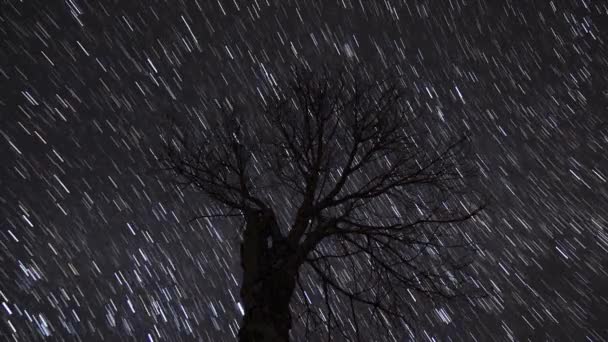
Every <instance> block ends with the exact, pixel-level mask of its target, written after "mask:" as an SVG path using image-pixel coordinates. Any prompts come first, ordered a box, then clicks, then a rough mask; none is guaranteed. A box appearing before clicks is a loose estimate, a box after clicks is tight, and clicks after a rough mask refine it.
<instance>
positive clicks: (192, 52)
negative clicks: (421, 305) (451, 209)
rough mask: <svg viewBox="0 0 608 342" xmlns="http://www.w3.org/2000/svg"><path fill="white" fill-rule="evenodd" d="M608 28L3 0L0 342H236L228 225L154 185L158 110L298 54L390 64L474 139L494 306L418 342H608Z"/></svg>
mask: <svg viewBox="0 0 608 342" xmlns="http://www.w3.org/2000/svg"><path fill="white" fill-rule="evenodd" d="M607 32H608V4H606V3H605V2H603V1H591V0H569V1H557V0H555V1H548V0H542V1H513V0H500V1H498V0H445V1H443V0H442V1H434V0H433V1H428V0H427V1H418V0H383V1H380V0H378V1H376V0H306V1H304V0H302V1H297V0H281V1H279V0H172V1H166V0H165V1H162V0H130V1H91V0H65V1H54V0H53V1H38V0H25V1H17V0H7V1H3V2H2V4H1V5H0V80H1V81H0V135H1V137H0V165H1V167H0V222H1V223H0V224H1V226H0V264H1V268H0V291H1V292H0V302H2V304H1V307H0V315H1V316H2V322H1V326H0V335H1V336H2V339H3V340H19V341H33V340H39V339H41V338H42V337H47V338H49V339H51V340H62V339H63V340H70V341H72V340H84V341H91V340H101V339H106V340H107V339H110V340H116V339H129V338H133V339H137V340H145V339H148V340H154V341H157V340H174V341H181V340H203V341H232V340H234V339H235V334H236V332H237V330H238V324H239V320H240V317H241V316H240V312H239V309H238V305H237V302H238V281H239V277H240V268H239V262H238V245H237V242H238V229H237V228H235V225H234V224H226V223H218V222H214V223H205V222H200V221H198V222H192V223H188V220H189V218H190V217H191V216H192V215H193V213H196V212H197V211H198V210H200V209H201V208H203V207H205V206H206V205H207V203H205V202H204V201H202V200H201V199H200V197H198V196H196V194H186V193H180V192H176V191H174V190H173V189H172V188H171V187H168V186H167V185H166V184H165V183H163V182H162V181H159V179H158V177H156V175H155V174H154V172H152V171H150V170H151V169H152V168H153V167H154V160H155V158H156V156H157V155H158V150H157V149H156V147H157V146H158V144H159V142H160V136H161V133H162V131H163V124H164V122H165V121H164V120H165V118H166V116H167V115H177V116H180V115H183V116H188V115H194V114H196V113H205V112H206V111H209V110H211V108H212V107H213V105H214V103H215V101H217V100H218V99H221V98H224V97H226V96H231V97H233V98H247V97H248V96H249V97H251V96H255V94H256V93H258V92H259V89H260V87H262V85H263V84H265V83H267V82H268V81H269V80H274V79H281V77H284V76H285V75H286V74H287V70H288V67H289V65H290V63H292V62H293V61H294V60H300V61H302V60H305V61H307V62H309V63H311V64H313V65H315V64H320V63H326V62H332V63H361V64H365V65H370V66H372V67H373V66H378V67H383V68H396V70H397V69H398V70H399V72H400V74H402V75H404V76H403V77H405V78H406V82H407V84H408V85H409V87H410V89H411V90H412V94H413V95H412V101H413V102H415V103H416V104H417V106H418V107H419V108H420V109H421V110H424V111H425V113H427V115H429V117H432V119H429V122H433V125H434V128H433V129H434V130H435V131H443V132H447V133H450V134H458V133H459V132H463V131H465V130H466V131H469V132H470V133H471V136H472V140H473V146H474V150H475V155H474V159H473V162H474V163H475V165H476V166H477V167H478V168H479V171H480V179H479V182H480V185H479V186H480V188H481V189H482V191H483V192H484V193H485V194H487V195H488V196H489V197H490V198H491V199H492V200H491V203H490V204H491V205H490V207H489V208H488V209H487V210H486V211H485V212H484V214H483V216H482V217H481V219H480V220H479V221H478V222H477V224H476V225H475V229H476V231H475V235H476V236H477V237H478V238H479V243H480V245H481V246H482V247H483V253H481V254H480V257H479V259H478V262H477V264H476V265H475V272H476V274H477V276H478V281H479V285H480V286H481V287H483V288H484V289H486V290H488V291H489V292H493V293H494V294H495V295H493V296H491V297H488V298H485V299H483V300H479V301H477V302H475V303H470V305H463V304H458V305H455V304H451V303H438V304H437V305H438V306H437V307H436V308H434V309H433V310H429V311H428V312H423V313H420V317H419V320H420V322H421V326H422V327H423V329H422V333H421V335H420V340H433V339H436V340H449V339H451V340H455V341H458V340H467V341H474V340H477V341H489V340H496V341H508V340H513V339H515V340H527V339H530V340H547V339H549V340H560V341H561V340H581V341H582V340H589V341H602V340H606V339H607V338H608V330H607V327H608V326H607V325H606V317H608V273H607V271H608V230H607V229H608V183H607V182H608V155H607V153H606V150H607V147H608V114H607V110H608V50H607V47H606V42H605V39H607V35H606V33H607ZM402 333H403V332H400V331H395V332H394V335H395V336H396V337H398V336H400V335H402Z"/></svg>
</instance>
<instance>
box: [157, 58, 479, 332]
mask: <svg viewBox="0 0 608 342" xmlns="http://www.w3.org/2000/svg"><path fill="white" fill-rule="evenodd" d="M357 70H359V69H357ZM291 76H292V77H291V79H289V80H288V81H287V82H286V83H285V84H283V85H281V86H279V84H278V83H276V80H274V79H271V81H269V82H268V86H267V87H266V88H265V90H263V91H260V92H259V94H260V96H259V97H258V100H257V102H256V104H255V106H253V107H251V108H247V110H238V109H237V108H236V106H235V105H234V104H233V102H231V101H228V100H225V101H222V102H220V101H216V104H217V111H215V112H207V113H205V115H198V116H196V118H195V120H198V121H199V122H198V124H194V121H192V122H190V123H188V124H187V125H180V124H174V125H173V126H172V127H173V129H172V134H170V135H167V136H166V139H165V148H166V149H165V154H164V157H163V158H162V163H163V166H164V169H165V170H169V171H171V172H172V174H173V175H174V178H173V179H175V180H176V181H177V182H178V183H179V184H181V185H183V186H187V187H193V188H194V189H195V190H197V191H199V192H200V193H202V194H203V195H205V196H206V197H207V198H208V199H210V203H212V204H213V209H215V210H216V211H213V210H208V211H207V212H206V213H205V214H204V215H201V216H199V217H197V218H206V219H210V218H214V217H233V216H236V217H239V218H240V219H241V220H242V221H241V222H244V225H243V226H244V228H243V230H242V240H241V265H242V268H243V276H242V284H241V293H240V295H241V300H242V305H243V308H244V317H243V321H242V325H241V328H240V332H239V339H240V341H243V342H253V341H288V340H289V336H290V330H291V328H292V320H293V319H292V313H295V312H294V311H295V310H296V308H300V309H302V310H300V311H301V312H299V313H300V316H299V322H302V324H303V326H304V330H303V333H304V334H306V336H308V334H312V333H314V332H313V331H314V330H313V327H318V326H319V323H322V326H323V328H322V329H321V331H322V332H323V333H324V334H325V333H326V334H327V336H328V339H330V338H331V337H332V336H337V335H338V334H342V335H344V336H347V335H348V336H352V337H353V338H356V339H360V338H361V336H363V335H364V333H363V332H362V331H361V330H362V329H361V327H360V326H361V322H362V321H361V317H363V316H366V315H367V316H369V318H370V319H372V320H374V321H375V322H377V324H379V325H386V324H389V320H390V321H393V320H396V321H400V320H407V319H408V315H407V314H408V310H407V308H408V302H411V301H413V300H412V299H411V298H414V297H413V296H414V295H423V296H424V297H427V298H431V299H448V298H453V297H458V296H466V295H467V294H468V293H469V290H470V287H469V286H468V285H469V284H470V283H471V282H470V278H469V277H470V276H469V275H468V272H467V269H468V268H467V267H468V265H469V264H470V263H471V261H472V260H473V259H472V258H471V257H472V256H473V254H474V253H475V245H474V242H473V241H472V239H471V238H470V237H469V235H467V234H466V232H464V231H463V230H462V228H461V227H460V225H459V224H460V223H464V222H466V221H469V220H471V219H473V218H474V216H475V215H476V214H478V213H479V212H480V210H481V209H482V207H481V206H479V205H475V204H474V203H476V202H477V201H478V199H477V197H476V196H474V195H473V192H472V191H467V190H466V189H467V188H466V182H464V180H466V179H467V178H468V177H470V176H471V175H473V174H474V173H473V172H471V171H472V168H471V167H470V165H469V164H470V163H469V161H468V157H467V146H468V145H469V144H468V143H467V141H468V137H467V136H463V137H460V138H458V139H453V141H450V142H449V143H447V144H444V145H441V144H440V142H439V141H438V140H439V139H437V137H435V136H432V135H431V134H430V131H429V129H428V126H427V125H426V122H427V121H426V120H425V119H426V117H425V116H424V115H422V114H419V115H416V114H415V113H414V110H413V109H412V104H411V102H410V101H408V96H407V87H406V86H405V85H404V84H403V80H402V79H401V78H399V77H380V76H377V77H376V76H374V74H371V73H368V72H366V71H365V70H364V69H362V71H355V70H354V69H350V70H349V69H348V68H347V67H344V68H339V69H338V70H336V69H333V70H332V69H331V68H327V67H326V68H324V69H323V71H321V72H318V73H317V72H313V71H311V70H310V69H308V68H305V67H294V68H293V69H292V72H291ZM193 127H200V129H195V128H193ZM444 140H447V139H444ZM231 222H233V223H235V222H236V221H231ZM304 275H306V280H307V282H306V281H303V280H304ZM306 284H308V285H306ZM311 284H312V285H314V286H312V285H311ZM294 294H296V295H294ZM294 298H297V299H298V300H297V302H298V303H292V302H294V300H293V299H294ZM290 303H291V304H292V305H291V306H290ZM338 309H340V310H341V312H347V313H349V314H350V315H351V319H350V322H351V323H349V325H350V327H348V326H347V324H346V323H345V322H344V320H343V319H341V318H340V317H337V315H336V310H338ZM366 324H367V321H366Z"/></svg>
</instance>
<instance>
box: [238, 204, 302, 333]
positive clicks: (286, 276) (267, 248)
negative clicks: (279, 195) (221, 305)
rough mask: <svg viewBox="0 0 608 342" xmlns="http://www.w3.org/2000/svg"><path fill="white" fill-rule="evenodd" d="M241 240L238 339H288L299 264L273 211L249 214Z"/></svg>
mask: <svg viewBox="0 0 608 342" xmlns="http://www.w3.org/2000/svg"><path fill="white" fill-rule="evenodd" d="M246 221H247V224H246V227H245V232H244V234H243V242H242V243H241V265H242V267H243V283H242V286H241V300H242V303H243V309H244V311H245V314H244V317H243V321H242V323H241V328H240V331H239V341H241V342H271V341H272V342H275V341H276V342H283V341H285V342H287V341H289V331H290V329H291V311H290V308H289V303H290V301H291V296H292V294H293V292H294V288H295V283H296V276H297V268H298V267H297V265H296V264H294V263H293V261H292V258H290V254H289V253H288V251H289V249H288V248H287V241H286V239H284V238H283V237H282V236H281V235H280V232H279V229H278V226H277V223H276V220H275V218H274V215H273V214H272V213H268V212H257V213H255V214H253V215H246Z"/></svg>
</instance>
